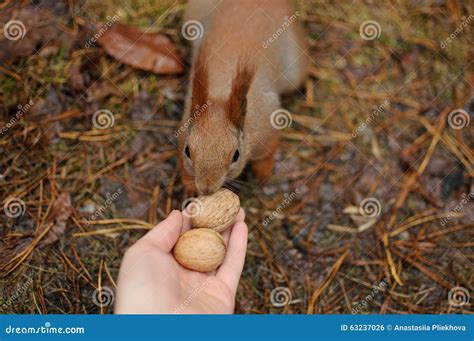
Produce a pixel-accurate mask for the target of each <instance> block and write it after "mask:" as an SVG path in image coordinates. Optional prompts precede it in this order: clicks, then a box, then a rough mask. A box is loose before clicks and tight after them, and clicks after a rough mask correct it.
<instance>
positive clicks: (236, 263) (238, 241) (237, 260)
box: [216, 222, 248, 295]
mask: <svg viewBox="0 0 474 341" xmlns="http://www.w3.org/2000/svg"><path fill="white" fill-rule="evenodd" d="M247 238H248V228H247V225H246V224H245V223H243V222H238V223H236V224H235V225H234V227H233V228H232V231H231V234H230V238H229V244H228V246H227V253H226V256H225V258H224V262H223V263H222V265H221V266H220V268H219V270H217V274H216V276H217V277H218V278H219V279H220V280H222V281H223V282H224V283H225V284H226V285H227V286H228V287H229V289H230V290H231V291H232V293H233V295H235V293H236V292H237V287H238V285H239V279H240V275H241V274H242V269H243V267H244V262H245V253H246V251H247Z"/></svg>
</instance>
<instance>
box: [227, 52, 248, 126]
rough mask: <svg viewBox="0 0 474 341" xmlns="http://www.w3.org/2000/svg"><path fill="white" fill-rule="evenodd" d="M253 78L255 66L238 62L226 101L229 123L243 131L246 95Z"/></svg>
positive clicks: (246, 62)
mask: <svg viewBox="0 0 474 341" xmlns="http://www.w3.org/2000/svg"><path fill="white" fill-rule="evenodd" d="M254 76H255V66H254V65H253V64H249V62H248V61H245V62H243V61H242V60H240V61H239V62H238V64H237V73H236V75H235V78H234V79H233V81H232V91H231V93H230V97H229V101H228V110H227V113H228V115H229V119H230V121H231V122H232V123H233V124H234V125H235V126H236V127H237V128H240V129H243V126H244V122H245V113H246V111H247V94H248V92H249V89H250V85H251V84H252V80H253V78H254Z"/></svg>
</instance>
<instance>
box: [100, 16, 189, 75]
mask: <svg viewBox="0 0 474 341" xmlns="http://www.w3.org/2000/svg"><path fill="white" fill-rule="evenodd" d="M98 43H99V44H101V45H102V47H103V48H104V50H105V51H106V52H107V53H108V54H110V55H111V56H112V57H114V58H115V59H117V60H119V61H121V62H122V63H125V64H128V65H131V66H133V67H135V68H137V69H142V70H146V71H151V72H154V73H161V74H175V73H181V72H183V70H184V69H183V63H182V62H181V57H180V56H179V54H178V52H177V50H176V47H175V46H174V44H173V43H172V41H171V40H170V39H169V38H168V37H167V36H165V35H164V34H162V33H156V32H153V33H147V32H142V31H140V30H139V29H137V28H135V27H131V26H126V25H123V24H116V25H114V26H112V27H111V28H110V29H109V30H107V31H106V32H105V33H104V34H103V35H102V36H101V37H100V38H99V39H98Z"/></svg>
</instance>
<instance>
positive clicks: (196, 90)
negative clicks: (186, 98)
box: [191, 48, 209, 112]
mask: <svg viewBox="0 0 474 341" xmlns="http://www.w3.org/2000/svg"><path fill="white" fill-rule="evenodd" d="M208 95H209V75H208V70H207V60H206V58H205V55H204V52H203V49H202V48H200V49H199V51H198V53H197V55H196V59H195V63H194V69H193V91H192V99H191V112H193V111H195V110H199V109H200V108H201V107H202V106H203V105H204V104H205V103H206V101H207V97H208Z"/></svg>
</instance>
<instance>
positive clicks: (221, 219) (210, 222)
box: [191, 188, 240, 233]
mask: <svg viewBox="0 0 474 341" xmlns="http://www.w3.org/2000/svg"><path fill="white" fill-rule="evenodd" d="M196 206H197V208H196V213H195V214H194V215H193V216H191V226H192V227H193V228H208V229H211V230H214V231H216V232H219V233H220V232H223V231H225V230H226V229H227V228H228V227H230V226H231V225H232V224H233V223H234V221H235V217H236V216H237V214H238V213H239V209H240V200H239V197H238V195H237V194H235V193H233V192H232V191H229V190H228V189H225V188H221V189H220V190H218V191H217V192H216V193H214V194H211V195H203V196H200V197H198V198H197V200H196Z"/></svg>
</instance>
